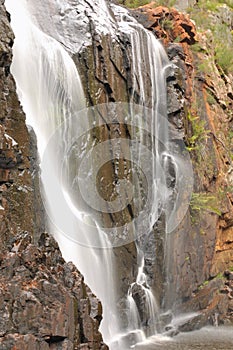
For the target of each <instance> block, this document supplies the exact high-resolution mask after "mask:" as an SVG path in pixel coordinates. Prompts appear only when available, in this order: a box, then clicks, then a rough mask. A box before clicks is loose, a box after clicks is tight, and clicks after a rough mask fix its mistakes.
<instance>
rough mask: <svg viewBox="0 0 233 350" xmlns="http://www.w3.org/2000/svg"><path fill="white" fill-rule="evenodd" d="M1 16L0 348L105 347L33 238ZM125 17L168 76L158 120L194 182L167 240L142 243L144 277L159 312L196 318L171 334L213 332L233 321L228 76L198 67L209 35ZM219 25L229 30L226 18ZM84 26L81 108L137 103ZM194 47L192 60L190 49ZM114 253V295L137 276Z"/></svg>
mask: <svg viewBox="0 0 233 350" xmlns="http://www.w3.org/2000/svg"><path fill="white" fill-rule="evenodd" d="M0 10H1V12H0V14H1V15H0V35H1V41H0V87H1V89H0V101H1V109H0V201H1V202H0V216H1V223H0V235H1V241H0V249H1V256H0V264H1V265H0V269H1V280H0V283H1V294H0V298H1V309H0V316H1V317H0V319H1V320H3V321H2V322H0V344H1V348H2V349H6V350H7V349H12V348H14V347H15V349H28V348H30V350H31V349H41V350H42V349H73V348H74V349H89V348H90V349H106V348H107V347H106V346H105V345H104V344H103V343H102V338H101V335H100V334H99V332H98V326H99V323H100V321H101V305H100V303H99V301H98V300H97V299H96V298H95V297H94V296H93V295H92V293H91V292H90V290H89V289H88V287H86V286H85V284H84V282H83V278H82V276H81V275H80V274H79V273H78V272H77V270H76V269H75V267H74V266H73V265H72V264H70V263H65V262H64V261H63V259H62V257H61V255H60V253H59V249H58V247H57V245H56V243H55V242H54V241H53V239H52V238H51V237H49V236H48V235H45V234H42V235H41V233H42V232H43V231H44V228H43V221H44V219H43V211H42V210H41V213H40V215H38V210H36V208H40V198H39V195H38V177H37V176H36V175H35V176H34V175H33V174H34V171H37V165H36V150H35V142H34V141H33V137H31V138H30V136H29V133H28V130H27V128H26V126H25V117H24V114H23V112H22V110H21V108H20V105H19V102H18V99H17V95H16V92H15V84H14V81H13V79H12V76H11V74H10V64H11V55H12V53H11V47H12V44H13V34H12V31H11V29H10V26H9V17H8V16H7V14H6V11H5V8H4V1H3V0H1V3H0ZM224 13H225V12H224ZM132 15H133V16H134V17H135V18H136V19H137V20H138V21H139V22H140V23H142V24H143V25H144V26H145V27H146V28H147V29H149V30H150V31H152V32H154V34H155V35H156V36H157V37H158V38H160V39H161V40H162V41H163V43H164V46H165V47H166V50H167V53H168V56H169V58H170V60H171V61H172V62H173V63H174V64H175V65H176V66H177V68H176V69H175V72H174V74H173V75H172V76H169V77H168V114H169V119H170V121H171V122H172V124H173V125H174V126H175V127H176V130H177V136H176V137H177V138H178V139H179V138H180V139H182V138H185V140H186V144H187V147H188V148H189V150H190V155H191V157H192V160H193V166H194V173H195V188H194V192H195V193H194V196H193V198H192V201H191V205H190V211H189V213H187V215H186V217H185V219H184V220H183V222H182V224H180V226H179V228H178V229H176V231H175V232H173V233H172V234H171V235H170V237H169V239H168V242H165V240H164V237H163V236H161V235H160V232H162V230H163V228H162V227H160V226H163V222H162V219H161V221H160V222H159V224H158V227H157V230H156V231H155V232H153V233H151V235H150V237H149V240H148V242H145V243H144V247H145V252H146V266H145V269H146V272H147V273H148V275H149V278H150V281H151V285H152V286H153V288H154V292H155V293H156V294H157V296H158V298H159V299H160V303H161V306H162V307H163V308H165V309H166V308H169V307H174V309H176V310H182V311H183V310H184V311H196V310H202V311H203V313H202V314H201V316H199V318H197V319H194V320H193V321H192V323H191V322H190V323H189V324H187V325H184V326H183V328H181V330H189V329H192V328H195V327H197V325H198V326H201V325H204V324H206V323H207V322H212V321H213V317H214V315H215V314H220V320H221V321H222V322H223V321H224V320H226V319H227V318H229V319H232V312H233V306H232V296H233V292H232V289H233V288H232V273H231V271H229V270H231V269H232V268H233V231H232V230H233V197H232V185H233V175H232V174H233V170H232V169H233V168H232V153H233V150H232V127H233V125H232V123H233V119H232V112H231V111H232V99H233V94H232V73H230V72H225V71H224V70H223V69H222V68H221V66H219V64H218V62H217V61H215V60H213V62H212V63H211V64H212V66H211V67H212V69H211V72H209V71H208V70H206V69H205V67H204V69H203V67H200V62H205V61H206V60H207V59H208V58H210V57H212V56H211V55H212V54H213V51H211V50H213V47H212V46H211V40H210V39H209V38H208V32H206V33H202V34H198V33H197V31H196V28H195V25H194V23H193V22H192V21H191V20H190V18H189V16H187V15H184V14H181V13H179V12H178V11H177V10H175V9H168V8H166V7H161V6H160V7H157V8H154V6H150V5H148V6H145V7H143V8H140V9H137V10H134V11H132ZM216 18H217V17H216ZM218 18H219V17H218ZM224 18H226V19H227V21H229V18H231V12H229V13H228V14H226V13H225V14H224ZM216 20H217V19H216ZM230 21H231V20H230ZM86 25H87V27H88V28H89V29H90V32H91V39H90V45H87V46H86V47H85V48H83V49H82V50H81V51H80V50H79V48H78V49H77V51H76V52H74V51H73V52H72V56H73V60H74V62H76V64H77V65H78V66H79V69H80V74H81V77H82V81H83V85H84V89H85V93H86V96H87V98H88V102H89V105H95V104H98V103H103V102H109V101H111V102H114V101H129V100H130V99H131V98H132V94H133V99H134V101H135V102H139V91H138V92H137V91H134V92H133V91H132V75H131V70H130V69H131V68H130V60H131V57H130V55H129V50H128V49H127V47H128V46H129V42H128V41H127V36H125V37H123V38H121V39H119V40H114V41H112V40H111V38H110V37H109V36H108V35H103V36H101V35H100V34H99V33H98V31H96V30H95V27H94V26H93V23H92V20H91V17H90V18H89V22H88V24H86ZM227 25H228V26H229V25H230V26H232V21H231V22H230V24H229V23H228V24H227ZM231 29H232V28H231ZM197 42H198V43H199V47H198V52H196V50H195V51H194V50H192V49H191V45H192V44H195V43H197ZM195 45H196V44H195ZM195 45H194V47H195ZM80 67H81V68H80ZM119 86H120V87H121V88H120V89H119ZM30 145H31V146H30ZM32 145H33V147H32ZM32 208H35V210H32ZM35 213H37V215H35ZM128 214H130V213H128ZM155 240H157V243H156V245H154V242H155ZM37 242H38V243H37ZM152 243H153V244H152ZM154 246H156V248H155V250H156V251H154V250H153V249H152V247H154ZM166 252H167V253H166ZM115 255H116V256H118V257H120V259H118V261H119V263H118V266H117V272H116V273H117V274H118V276H119V279H120V280H122V284H121V285H120V286H119V289H120V291H121V293H122V297H123V295H124V294H125V292H126V291H127V288H128V286H129V284H130V283H131V282H132V281H133V280H134V279H135V274H136V270H137V259H136V249H135V245H134V243H132V244H129V245H126V246H124V247H120V248H117V249H116V250H115ZM164 259H167V270H164V266H163V262H164ZM132 265H133V266H134V269H132V270H129V269H128V266H132ZM154 266H155V267H154ZM226 270H227V271H226ZM158 285H160V289H159V288H158ZM164 295H165V297H164ZM174 302H176V304H175V306H174ZM57 319H59V322H55V320H57ZM22 320H24V321H25V322H24V321H22Z"/></svg>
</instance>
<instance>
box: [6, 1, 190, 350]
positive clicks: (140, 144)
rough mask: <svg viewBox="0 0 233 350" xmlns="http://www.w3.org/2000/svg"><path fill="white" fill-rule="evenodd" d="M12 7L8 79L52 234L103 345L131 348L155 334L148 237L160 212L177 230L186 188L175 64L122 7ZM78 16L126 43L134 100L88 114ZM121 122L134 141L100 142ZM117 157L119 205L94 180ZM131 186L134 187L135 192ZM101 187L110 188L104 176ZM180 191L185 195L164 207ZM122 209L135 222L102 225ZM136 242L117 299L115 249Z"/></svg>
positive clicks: (85, 40) (86, 40) (84, 42)
mask: <svg viewBox="0 0 233 350" xmlns="http://www.w3.org/2000/svg"><path fill="white" fill-rule="evenodd" d="M6 3H7V8H8V11H9V12H10V13H11V16H12V27H13V30H14V33H15V36H16V39H15V44H14V60H13V65H12V72H13V74H14V77H15V79H16V82H17V89H18V94H19V97H20V100H21V103H22V105H23V108H24V111H25V113H26V116H27V122H28V124H30V125H31V126H32V127H33V128H34V130H35V132H36V135H37V139H38V149H39V153H40V157H41V160H42V162H41V168H42V182H43V187H44V192H45V197H46V204H45V205H46V209H47V212H48V214H49V218H50V220H51V222H50V230H51V232H53V233H54V235H55V237H56V239H57V240H58V241H59V243H60V247H61V250H62V251H63V254H64V257H65V258H66V259H67V260H72V261H74V262H75V263H76V265H77V267H78V268H79V269H80V271H81V272H82V273H83V274H84V276H85V280H86V282H87V284H89V286H90V287H91V289H92V290H93V291H94V292H95V293H96V294H97V296H98V297H99V298H100V300H101V302H102V303H103V322H102V333H103V336H104V340H105V341H106V342H107V344H109V345H110V348H111V349H119V350H120V349H128V348H129V347H131V346H134V344H135V343H137V342H140V341H143V340H145V339H146V337H148V336H150V335H153V334H155V333H156V332H157V331H158V324H159V313H160V310H159V307H160V306H159V305H158V302H157V301H156V298H155V296H154V294H153V291H152V289H151V285H150V281H149V279H148V277H147V275H146V273H145V257H144V251H143V238H142V237H143V236H146V235H147V234H148V233H149V232H151V231H152V229H153V226H154V225H155V223H156V222H157V220H158V218H159V217H160V216H161V213H165V216H166V218H167V219H166V227H165V228H164V230H166V231H167V232H171V231H172V228H173V227H174V226H175V225H176V219H175V214H176V211H177V208H178V206H179V205H180V202H181V198H182V193H183V191H185V181H186V180H185V178H184V177H182V174H183V173H184V164H183V163H182V160H181V159H179V157H178V156H177V155H176V154H175V152H174V153H172V152H171V151H170V148H171V147H169V127H168V122H167V116H166V113H167V111H166V76H167V71H168V70H169V69H171V65H170V64H169V61H168V59H167V56H166V54H165V51H164V49H163V48H162V46H161V44H160V43H159V42H158V41H157V40H156V38H155V37H154V36H153V34H152V33H150V32H148V31H146V30H145V29H144V28H143V27H142V26H141V25H139V24H138V23H137V22H136V20H134V19H133V18H132V17H130V15H129V14H128V12H127V11H126V10H125V9H123V8H121V7H118V6H115V5H112V7H111V10H110V9H109V8H108V6H107V3H106V2H105V1H103V0H102V1H101V6H100V7H99V8H97V9H96V11H97V14H96V13H94V12H92V10H91V6H90V5H93V6H94V1H91V0H90V1H89V2H85V1H80V2H79V4H76V3H73V2H72V1H71V0H70V1H68V2H65V1H63V0H54V2H49V1H46V0H44V1H42V2H40V4H38V3H36V2H35V1H33V0H30V1H20V3H19V2H18V3H17V6H16V4H14V1H11V0H8V1H7V2H6ZM87 3H88V4H89V6H88V4H87ZM72 6H73V7H72ZM75 6H76V7H77V8H75ZM75 9H76V10H75ZM41 11H44V12H43V13H42V12H41ZM113 13H114V15H113ZM59 16H60V17H59ZM79 16H82V21H83V23H86V21H88V19H89V20H90V18H91V20H92V21H93V22H94V23H95V24H96V31H97V32H99V33H100V34H101V35H110V36H111V37H112V38H113V40H117V38H118V37H119V36H123V35H124V36H127V38H128V41H129V50H130V52H131V59H132V62H131V70H132V77H133V79H132V91H131V97H130V99H129V101H128V102H129V103H121V102H120V101H119V103H115V104H114V103H110V102H109V103H106V105H104V106H103V105H100V106H95V107H89V108H86V107H87V105H86V100H85V97H84V92H83V87H82V83H81V78H80V76H79V73H78V70H77V67H76V66H75V63H74V61H73V60H72V58H71V53H72V51H73V50H82V47H83V46H88V45H89V44H90V33H83V32H82V28H81V27H80V26H79V25H78V24H76V17H79ZM66 17H68V19H69V21H68V22H67V20H66ZM51 18H52V21H51ZM59 19H61V21H60V20H59ZM43 25H44V27H43ZM69 26H70V29H69ZM72 31H76V32H77V35H73V32H72ZM66 49H67V51H66ZM144 69H147V72H146V73H145V71H144ZM148 79H149V80H150V91H148V81H147V80H148ZM119 89H120V87H119ZM138 92H139V93H140V94H139V96H138V101H137V103H138V105H136V106H135V105H134V99H135V95H136V94H137V95H138ZM116 117H117V118H116ZM121 118H122V119H121ZM103 120H104V121H103ZM121 124H122V125H125V124H127V125H128V126H130V129H129V130H130V131H129V133H130V134H131V135H130V136H131V139H130V140H129V139H127V138H126V137H125V138H124V140H122V139H121V138H115V139H113V140H110V141H109V140H108V139H103V140H102V141H101V142H100V143H99V144H97V143H96V139H95V138H94V137H93V134H96V133H97V131H96V130H97V128H98V127H99V128H100V129H101V127H102V126H103V125H104V126H106V125H107V126H109V125H115V126H116V125H121ZM90 130H91V136H90V132H89V131H90ZM145 134H146V137H147V139H146V142H144V141H145V140H144V139H145ZM148 135H149V136H148ZM133 137H134V140H132V138H133ZM119 140H120V141H119ZM103 141H104V142H103ZM103 147H104V151H103ZM92 150H93V152H91V151H92ZM122 153H123V157H124V159H126V160H127V159H128V160H130V162H131V161H132V162H131V163H132V164H131V163H130V162H129V161H128V160H127V161H128V163H127V166H126V167H125V172H126V173H127V176H126V177H125V179H123V180H122V178H120V180H119V178H117V177H118V174H119V173H120V171H121V166H120V159H122ZM127 157H128V158H127ZM100 158H103V159H101V160H100ZM112 159H114V169H115V174H114V176H116V178H117V179H116V180H115V182H114V186H113V192H112V197H113V200H112V199H111V200H109V199H108V200H106V199H105V201H103V199H102V198H100V196H99V194H98V191H97V190H96V188H95V187H96V179H95V176H97V175H98V171H99V169H100V170H101V171H102V165H104V163H108V162H110V161H111V160H112ZM96 162H97V163H98V169H97V170H98V171H96V173H95V170H96V168H95V163H96ZM93 164H94V165H93ZM124 164H126V162H125V163H124ZM134 164H136V165H134ZM77 169H78V170H77ZM141 169H143V171H144V172H142V170H141ZM166 169H167V170H168V169H173V173H174V174H175V176H174V178H173V187H172V189H171V188H169V186H168V185H167V182H168V181H169V177H170V180H171V175H169V174H168V175H167V174H166V171H165V170H166ZM101 171H100V174H101ZM103 172H104V171H103ZM167 173H169V171H167ZM80 174H81V175H80ZM143 174H146V176H145V180H144V179H143ZM136 175H137V177H138V179H136ZM129 179H130V180H131V181H132V182H133V185H134V186H135V189H134V190H133V191H131V185H130V184H129V182H130V181H129ZM181 179H182V180H181ZM99 181H100V183H101V181H102V182H103V183H104V181H105V178H104V177H103V176H102V177H100V180H99ZM181 181H182V182H183V183H182V185H181ZM78 185H79V186H78ZM77 188H78V189H77ZM174 188H176V190H177V192H179V195H180V197H179V198H178V200H176V201H173V202H172V201H170V202H169V203H170V204H169V205H168V199H169V198H171V196H172V194H173V189H174ZM88 191H89V192H88ZM117 196H118V199H117ZM145 197H146V199H145ZM130 201H132V203H133V204H129V202H130ZM102 202H103V203H102ZM145 203H146V204H145ZM171 203H172V204H171ZM144 204H145V208H146V209H145V208H144ZM122 206H123V207H127V209H128V212H127V213H128V214H130V213H131V219H132V222H131V223H129V222H128V221H126V222H124V223H123V224H122V223H121V225H120V224H119V225H117V224H116V227H111V226H108V225H106V215H107V214H108V215H109V216H110V217H112V214H111V213H113V212H119V211H120V210H121V209H122ZM132 208H133V209H132ZM179 209H180V207H179ZM183 210H185V205H184V209H183ZM132 211H133V213H132ZM103 213H104V214H103ZM109 213H110V214H109ZM102 214H103V215H102ZM181 217H182V215H180V218H181ZM113 221H114V220H113ZM132 242H135V243H134V244H135V247H136V248H135V251H136V255H137V256H136V264H135V266H136V267H135V266H127V267H126V268H127V269H129V270H130V269H134V270H135V272H134V274H135V279H134V281H132V278H131V280H130V279H129V282H128V288H127V292H126V293H125V295H124V296H121V297H119V295H118V292H117V290H118V289H120V288H121V284H122V281H120V280H119V276H118V275H117V266H118V261H117V259H119V258H120V255H121V253H122V252H121V250H117V249H118V247H120V246H123V245H124V244H129V243H132ZM131 275H133V273H132V274H131ZM125 278H126V277H125ZM127 278H128V277H127ZM127 278H126V280H127ZM142 302H143V304H142ZM140 305H141V306H140ZM142 305H143V309H142Z"/></svg>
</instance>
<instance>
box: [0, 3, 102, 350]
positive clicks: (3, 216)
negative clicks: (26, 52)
mask: <svg viewBox="0 0 233 350" xmlns="http://www.w3.org/2000/svg"><path fill="white" fill-rule="evenodd" d="M13 40H14V36H13V33H12V30H11V28H10V24H9V15H8V14H7V12H6V10H5V7H4V1H3V0H1V2H0V103H1V107H0V237H1V239H0V286H1V288H0V304H1V306H0V348H1V349H2V350H10V349H20V350H23V349H25V350H26V349H30V350H34V349H35V350H42V349H43V350H45V349H63V350H65V349H67V350H68V349H96V350H99V349H107V346H105V345H104V344H103V342H102V336H101V334H100V333H99V331H98V327H99V324H100V321H101V319H102V309H101V304H100V302H99V301H98V299H97V298H96V297H95V296H94V295H93V294H92V293H91V291H90V290H89V288H88V287H87V286H86V285H85V284H84V281H83V277H82V275H81V274H80V273H79V272H78V271H77V269H76V268H75V266H74V265H73V264H71V263H65V261H64V260H63V258H62V256H61V253H60V251H59V248H58V246H57V243H56V242H55V241H54V240H53V238H52V237H50V236H49V235H47V234H45V233H43V231H44V221H45V220H44V215H43V209H42V205H41V199H40V194H39V185H38V169H37V160H36V158H37V155H36V145H35V136H34V135H33V133H32V132H31V136H30V135H29V132H28V130H27V128H26V124H25V115H24V113H23V111H22V108H21V106H20V104H19V101H18V97H17V94H16V87H15V83H14V80H13V77H12V75H11V74H10V65H11V60H12V51H11V48H12V45H13Z"/></svg>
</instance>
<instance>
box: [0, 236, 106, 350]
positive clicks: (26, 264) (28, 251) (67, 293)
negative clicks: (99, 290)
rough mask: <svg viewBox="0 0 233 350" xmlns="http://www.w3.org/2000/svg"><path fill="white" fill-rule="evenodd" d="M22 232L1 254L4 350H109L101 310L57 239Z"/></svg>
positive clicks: (1, 339) (0, 326) (0, 328)
mask: <svg viewBox="0 0 233 350" xmlns="http://www.w3.org/2000/svg"><path fill="white" fill-rule="evenodd" d="M31 240H32V239H31V236H30V234H28V233H22V234H20V235H18V236H16V237H15V238H14V239H12V242H11V245H10V244H9V245H8V251H7V252H5V253H3V254H1V257H0V263H1V265H0V270H1V278H0V285H1V295H0V298H1V311H0V313H1V317H0V319H1V323H0V347H1V349H7V350H8V349H12V348H14V347H15V348H16V349H29V348H30V349H38V350H39V349H67V350H68V349H96V350H99V349H102V350H104V349H107V347H106V346H105V345H104V344H103V342H102V336H101V334H100V333H99V331H98V327H99V324H100V321H101V319H102V316H101V313H102V308H101V304H100V302H99V301H98V299H97V298H96V297H95V296H94V295H93V294H92V293H91V291H90V289H89V288H88V287H87V286H86V285H85V284H84V281H83V277H82V276H81V274H80V273H79V272H78V271H77V269H76V267H75V266H74V265H73V264H72V263H65V261H64V260H63V258H62V256H61V253H60V251H59V248H58V245H57V243H56V242H55V241H54V239H53V238H52V237H51V236H49V235H47V234H42V235H41V237H40V239H39V244H38V246H35V245H34V244H32V243H31Z"/></svg>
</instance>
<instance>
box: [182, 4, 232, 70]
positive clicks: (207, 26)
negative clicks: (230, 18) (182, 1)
mask: <svg viewBox="0 0 233 350" xmlns="http://www.w3.org/2000/svg"><path fill="white" fill-rule="evenodd" d="M223 4H226V5H228V6H229V7H230V8H233V0H228V1H204V0H201V1H199V2H198V6H196V7H193V8H189V9H188V12H189V14H190V15H191V18H192V19H194V21H195V23H196V26H197V28H198V29H199V30H200V31H205V32H206V35H207V36H208V37H209V43H210V45H209V48H208V52H207V54H208V55H209V57H214V61H215V63H216V64H217V65H218V67H219V68H221V69H222V70H223V71H224V72H225V73H231V72H233V50H232V45H233V35H232V31H231V28H230V26H229V25H227V24H226V23H224V20H220V21H219V23H216V19H215V18H214V17H213V16H212V15H211V13H217V12H218V11H219V10H220V6H222V5H223ZM207 31H208V32H207ZM223 43H224V45H223ZM193 51H196V52H198V51H202V49H201V47H200V45H198V44H196V47H194V48H193ZM212 63H213V62H211V60H209V59H207V61H206V62H203V63H202V64H201V65H200V66H199V69H200V71H202V72H204V73H207V74H210V73H211V69H212V68H211V65H212Z"/></svg>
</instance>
